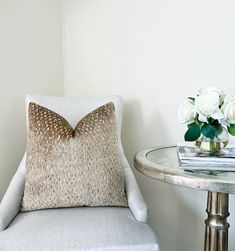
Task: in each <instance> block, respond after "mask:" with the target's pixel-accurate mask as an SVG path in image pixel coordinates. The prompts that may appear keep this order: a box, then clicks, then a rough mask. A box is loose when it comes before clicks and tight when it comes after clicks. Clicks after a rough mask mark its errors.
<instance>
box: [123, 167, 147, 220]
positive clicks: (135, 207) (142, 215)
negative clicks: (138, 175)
mask: <svg viewBox="0 0 235 251" xmlns="http://www.w3.org/2000/svg"><path fill="white" fill-rule="evenodd" d="M124 179H125V188H126V194H127V200H128V206H129V208H130V210H131V211H132V213H133V215H134V216H135V218H136V220H138V221H140V222H145V223H147V221H148V207H147V205H146V203H145V201H144V199H143V196H142V194H141V192H140V190H139V187H138V184H137V182H136V179H135V176H134V174H133V172H132V170H131V168H130V166H129V165H128V166H126V167H125V168H124Z"/></svg>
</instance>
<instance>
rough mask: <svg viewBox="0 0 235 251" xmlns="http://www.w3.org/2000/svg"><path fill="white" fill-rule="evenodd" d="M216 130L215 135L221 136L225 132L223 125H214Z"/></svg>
mask: <svg viewBox="0 0 235 251" xmlns="http://www.w3.org/2000/svg"><path fill="white" fill-rule="evenodd" d="M213 127H214V128H215V134H216V135H220V134H221V133H222V132H223V127H222V126H221V125H213Z"/></svg>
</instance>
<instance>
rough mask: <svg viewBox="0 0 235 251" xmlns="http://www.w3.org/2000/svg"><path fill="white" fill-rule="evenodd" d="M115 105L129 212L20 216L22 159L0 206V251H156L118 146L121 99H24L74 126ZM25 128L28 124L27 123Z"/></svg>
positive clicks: (47, 211) (79, 210) (100, 210)
mask: <svg viewBox="0 0 235 251" xmlns="http://www.w3.org/2000/svg"><path fill="white" fill-rule="evenodd" d="M109 101H111V102H113V103H114V105H115V115H116V121H117V131H118V145H119V152H120V158H121V165H122V168H123V174H124V181H125V193H126V196H127V200H128V207H73V208H59V209H44V210H35V211H30V212H21V211H20V207H21V203H22V198H23V195H24V187H25V180H26V154H25V155H24V157H23V159H22V161H21V163H20V165H19V167H18V169H17V171H16V174H15V175H14V177H13V179H12V181H11V183H10V185H9V187H8V189H7V191H6V193H5V195H4V197H3V199H2V201H1V204H0V250H1V251H37V250H38V251H53V250H54V251H59V250H68V251H69V250H71V251H72V250H78V251H86V250H87V251H88V250H89V251H91V250H92V251H159V245H158V242H157V239H156V236H155V234H154V233H153V231H152V230H151V228H150V226H149V225H148V224H147V219H148V209H147V206H146V204H145V202H144V200H143V197H142V195H141V193H140V190H139V188H138V185H137V183H136V180H135V177H134V175H133V173H132V170H131V168H130V166H129V164H128V162H127V160H126V158H125V156H124V152H123V148H122V145H121V137H120V135H121V122H122V107H123V104H122V99H121V98H120V97H119V96H110V97H105V98H99V99H90V98H79V99H70V98H65V97H42V96H26V114H27V111H28V106H29V103H30V102H34V103H36V104H39V105H41V106H43V107H46V108H49V109H51V110H53V111H55V112H57V113H58V114H60V115H61V116H63V117H64V118H66V120H67V121H68V122H69V123H70V125H71V126H73V127H74V126H75V125H76V123H77V121H79V120H80V119H81V118H83V117H84V116H85V115H86V114H88V113H89V112H90V111H92V110H94V109H95V108H97V107H99V106H101V105H103V104H105V103H107V102H109ZM27 125H28V121H27Z"/></svg>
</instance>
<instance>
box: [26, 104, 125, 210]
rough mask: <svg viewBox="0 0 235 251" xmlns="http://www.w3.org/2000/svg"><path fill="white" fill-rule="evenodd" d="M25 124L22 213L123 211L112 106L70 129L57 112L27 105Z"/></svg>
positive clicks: (100, 108) (113, 108) (96, 111)
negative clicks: (94, 209) (80, 208)
mask: <svg viewBox="0 0 235 251" xmlns="http://www.w3.org/2000/svg"><path fill="white" fill-rule="evenodd" d="M28 123H29V128H28V139H27V151H26V153H27V154H26V167H27V174H26V183H25V191H24V197H23V202H22V205H21V211H31V210H38V209H45V208H60V207H77V206H123V207H127V206H128V205H127V199H126V195H125V192H124V178H123V170H122V167H121V161H120V154H119V148H118V138H117V128H116V127H117V126H116V118H115V107H114V104H113V103H112V102H109V103H107V104H105V105H102V106H100V107H99V108H97V109H95V110H93V111H92V112H90V113H88V114H87V115H86V116H85V117H83V118H82V119H81V120H80V121H79V122H78V124H77V125H76V127H75V128H74V129H73V128H72V127H71V126H70V124H69V123H68V122H67V121H66V120H65V119H64V118H63V117H62V116H60V115H59V114H57V113H56V112H53V111H52V110H49V109H47V108H45V107H43V106H40V105H37V104H36V103H33V102H31V103H30V104H29V107H28Z"/></svg>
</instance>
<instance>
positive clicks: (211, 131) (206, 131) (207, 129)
mask: <svg viewBox="0 0 235 251" xmlns="http://www.w3.org/2000/svg"><path fill="white" fill-rule="evenodd" d="M201 131H202V134H203V135H204V136H205V137H206V138H210V139H213V138H214V137H215V128H214V127H213V126H212V125H210V124H208V123H204V125H203V126H202V127H201Z"/></svg>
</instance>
